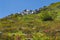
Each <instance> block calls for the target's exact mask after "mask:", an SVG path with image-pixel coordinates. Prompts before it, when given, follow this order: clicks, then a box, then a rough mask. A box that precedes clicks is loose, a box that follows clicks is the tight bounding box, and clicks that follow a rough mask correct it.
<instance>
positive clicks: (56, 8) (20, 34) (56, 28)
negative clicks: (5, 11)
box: [0, 2, 60, 40]
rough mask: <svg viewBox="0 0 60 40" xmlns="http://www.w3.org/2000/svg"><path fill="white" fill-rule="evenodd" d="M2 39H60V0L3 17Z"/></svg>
mask: <svg viewBox="0 0 60 40" xmlns="http://www.w3.org/2000/svg"><path fill="white" fill-rule="evenodd" d="M0 40H60V2H57V3H53V4H51V5H50V6H44V7H43V8H39V9H36V10H30V11H27V10H24V11H22V12H21V13H16V14H11V15H8V16H6V17H4V18H1V19H0Z"/></svg>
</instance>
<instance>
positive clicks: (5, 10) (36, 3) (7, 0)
mask: <svg viewBox="0 0 60 40" xmlns="http://www.w3.org/2000/svg"><path fill="white" fill-rule="evenodd" d="M59 1H60V0H0V18H2V17H5V16H7V15H10V14H12V13H16V12H21V11H22V10H24V9H32V10H34V9H38V8H40V7H43V6H48V5H49V4H51V3H54V2H59Z"/></svg>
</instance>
